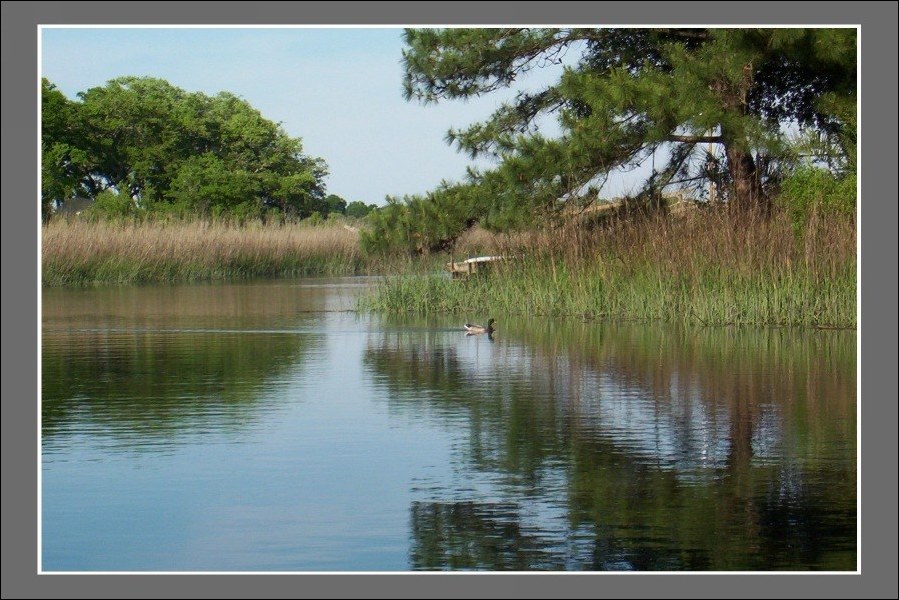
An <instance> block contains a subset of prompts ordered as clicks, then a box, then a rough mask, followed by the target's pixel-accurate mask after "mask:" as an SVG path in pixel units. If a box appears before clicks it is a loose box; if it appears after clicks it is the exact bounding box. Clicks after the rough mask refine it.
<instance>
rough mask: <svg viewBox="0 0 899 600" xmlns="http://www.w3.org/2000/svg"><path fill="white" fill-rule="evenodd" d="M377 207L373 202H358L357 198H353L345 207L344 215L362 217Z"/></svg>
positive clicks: (355, 217)
mask: <svg viewBox="0 0 899 600" xmlns="http://www.w3.org/2000/svg"><path fill="white" fill-rule="evenodd" d="M376 208H377V206H376V205H374V204H366V203H365V202H360V201H359V200H353V201H352V202H350V203H349V204H347V207H346V216H348V217H353V218H354V219H364V218H365V217H366V216H368V215H369V213H371V212H372V211H373V210H375V209H376Z"/></svg>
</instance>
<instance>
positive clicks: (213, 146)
mask: <svg viewBox="0 0 899 600" xmlns="http://www.w3.org/2000/svg"><path fill="white" fill-rule="evenodd" d="M41 91H42V94H41V118H42V131H41V141H42V146H41V150H42V173H41V175H42V180H41V200H42V205H43V214H44V216H45V218H46V217H49V215H50V214H52V212H53V210H54V209H56V208H59V207H60V206H63V205H65V203H66V202H67V201H71V200H73V199H76V198H84V199H88V200H92V201H93V202H92V203H91V208H90V211H91V212H92V213H94V214H95V215H97V216H100V217H129V216H140V215H146V214H154V213H156V214H170V215H172V214H173V215H178V216H182V217H185V216H204V217H223V218H237V219H239V220H244V219H260V218H262V219H264V218H266V217H271V216H277V217H278V218H291V219H303V218H307V217H310V216H315V215H320V216H327V215H328V214H329V213H342V214H348V215H349V216H355V217H362V216H365V215H366V214H367V213H368V212H369V211H370V210H371V209H372V208H373V205H366V204H364V203H362V202H358V201H355V202H350V203H349V204H347V202H346V201H345V200H344V199H342V198H340V197H338V196H336V195H333V194H332V195H327V194H326V190H325V184H324V177H325V176H326V175H327V165H326V163H325V161H324V160H323V159H321V158H317V157H312V156H308V155H306V154H304V153H303V145H302V141H301V139H300V138H293V137H290V136H289V135H287V133H286V132H285V131H284V130H283V129H282V128H281V126H280V125H278V124H277V123H275V122H273V121H270V120H268V119H266V118H265V117H263V116H262V114H261V113H260V112H259V111H258V110H257V109H255V108H253V107H252V106H251V105H250V104H249V103H248V102H247V101H246V100H243V99H241V98H239V97H237V96H235V95H234V94H230V93H228V92H220V93H218V94H216V95H215V96H207V95H206V94H203V93H200V92H187V91H185V90H182V89H180V88H178V87H175V86H173V85H171V84H170V83H168V82H166V81H164V80H162V79H155V78H150V77H121V78H118V79H114V80H112V81H109V82H108V83H107V84H106V85H105V86H103V87H95V88H91V89H89V90H87V91H84V92H80V93H79V94H78V99H77V100H70V99H69V98H67V97H66V96H65V95H64V94H63V93H62V92H60V91H59V89H57V88H56V86H54V85H53V84H52V83H51V82H50V81H48V80H47V79H44V80H43V81H42V90H41Z"/></svg>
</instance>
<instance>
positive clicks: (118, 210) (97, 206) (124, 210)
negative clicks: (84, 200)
mask: <svg viewBox="0 0 899 600" xmlns="http://www.w3.org/2000/svg"><path fill="white" fill-rule="evenodd" d="M84 212H85V214H86V216H87V217H88V218H89V219H108V220H121V219H132V218H135V217H139V216H141V215H142V214H143V211H142V210H141V209H140V208H138V207H137V205H136V204H135V203H134V200H133V199H132V198H129V197H128V196H126V195H125V194H119V193H116V192H114V191H113V190H103V191H102V192H100V193H99V194H97V197H96V198H94V201H93V202H92V203H91V205H90V206H89V207H88V208H87V209H85V211H84Z"/></svg>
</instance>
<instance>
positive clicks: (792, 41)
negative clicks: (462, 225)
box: [403, 28, 856, 226]
mask: <svg viewBox="0 0 899 600" xmlns="http://www.w3.org/2000/svg"><path fill="white" fill-rule="evenodd" d="M405 42H406V45H407V47H406V48H405V49H404V51H403V64H404V68H405V79H404V85H405V95H406V97H407V99H417V100H420V101H423V102H439V101H443V100H448V99H456V98H463V99H464V98H469V97H474V96H481V95H485V94H489V93H491V92H494V91H496V90H499V89H501V88H507V87H510V86H512V85H513V83H514V82H516V81H517V80H518V79H519V78H520V77H521V76H522V75H524V74H525V73H527V72H528V71H530V70H532V69H535V68H539V67H541V66H545V65H551V64H562V63H563V62H564V64H565V67H564V72H563V74H562V76H561V77H560V79H559V80H558V81H557V82H556V83H554V84H552V85H549V86H547V87H545V88H543V89H539V90H537V91H531V92H519V93H518V94H517V96H516V97H515V99H514V100H513V101H511V102H508V103H505V104H503V105H502V106H501V107H500V108H499V109H498V110H496V112H495V113H494V114H493V115H492V116H491V117H490V118H489V119H488V120H487V121H485V122H483V123H477V124H475V125H472V126H470V127H468V128H467V129H464V130H452V131H450V132H449V134H448V140H449V141H450V142H451V143H453V144H454V145H456V147H457V148H459V149H460V150H462V151H465V152H467V153H469V154H470V155H471V156H472V157H475V156H479V155H485V154H486V155H492V156H493V157H494V158H496V159H497V160H498V165H499V166H498V167H497V168H496V169H493V170H492V171H488V172H486V173H472V177H471V179H472V182H474V183H476V184H478V185H482V186H484V187H485V189H484V193H483V194H482V198H481V203H482V211H483V212H484V213H485V214H492V218H493V221H494V223H496V224H497V225H499V226H511V225H514V224H517V223H521V222H522V221H525V222H526V221H528V220H529V219H533V218H534V217H535V216H539V215H543V214H545V213H546V212H547V211H550V212H551V211H554V210H557V209H559V208H561V207H562V206H564V205H565V204H566V203H567V202H568V201H578V202H590V201H592V200H593V199H595V198H596V197H597V195H598V188H599V187H600V186H601V185H600V184H601V183H602V182H603V180H604V177H606V176H607V175H608V174H609V172H610V171H611V170H612V169H614V168H624V169H629V168H634V167H636V166H637V165H639V164H642V163H643V162H644V161H646V160H647V159H648V158H649V157H650V156H653V155H654V154H656V153H657V151H659V150H661V152H658V155H659V156H667V160H666V162H665V164H663V165H661V168H659V169H655V171H654V172H653V174H652V176H650V177H649V178H648V179H647V180H646V182H645V183H644V186H643V192H644V193H645V195H647V196H648V195H652V194H653V193H654V192H657V191H658V190H660V189H662V188H663V187H665V186H669V185H673V184H684V183H687V182H701V181H703V180H704V179H705V178H707V177H709V176H710V175H711V174H712V172H713V171H715V170H716V169H715V165H714V161H710V160H707V159H706V158H707V157H706V154H705V153H706V148H707V145H708V144H712V145H716V146H718V147H719V148H721V149H722V150H723V155H724V157H725V158H724V161H723V162H724V164H723V165H722V168H721V169H720V172H721V174H723V176H724V177H725V178H726V181H725V182H723V183H727V184H728V185H727V186H725V187H726V190H727V193H728V197H729V200H730V204H731V206H733V207H735V208H738V209H742V210H746V209H754V208H758V207H767V205H768V202H769V190H768V188H767V184H768V179H769V178H768V174H769V173H770V169H771V167H772V165H775V164H776V163H777V161H778V159H779V158H780V157H781V156H782V155H783V153H784V136H783V135H782V133H781V130H782V127H783V126H784V125H785V124H787V123H793V124H795V125H798V126H799V127H800V128H806V129H813V130H817V131H822V132H827V133H829V134H833V135H839V134H840V133H841V132H843V133H845V132H846V130H847V129H849V128H854V123H852V122H849V121H847V120H846V119H845V118H841V116H840V112H839V111H833V110H831V107H832V106H834V105H839V106H843V107H845V106H847V105H853V104H854V101H855V100H854V99H855V89H856V34H855V30H854V29H614V28H613V29H531V28H514V29H444V30H439V29H409V30H406V33H405ZM822 98H830V99H831V104H830V106H828V104H827V103H825V102H821V101H820V100H821V99H822ZM850 112H851V111H850ZM843 114H846V113H845V112H844V113H843ZM547 115H554V116H555V117H556V118H557V120H558V123H559V125H560V127H561V134H560V135H559V136H556V137H547V136H544V135H543V134H541V132H540V128H539V125H540V119H541V118H543V117H546V116H547ZM841 139H843V140H851V139H852V136H851V135H843V136H842V138H841ZM849 151H850V150H849V149H848V148H844V152H849ZM488 191H489V192H490V193H487V192H488Z"/></svg>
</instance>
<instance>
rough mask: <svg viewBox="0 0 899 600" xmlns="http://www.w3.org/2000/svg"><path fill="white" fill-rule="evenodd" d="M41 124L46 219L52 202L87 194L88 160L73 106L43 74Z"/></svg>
mask: <svg viewBox="0 0 899 600" xmlns="http://www.w3.org/2000/svg"><path fill="white" fill-rule="evenodd" d="M41 125H42V127H41V212H42V214H43V216H44V218H45V219H46V218H47V217H49V215H50V213H51V211H52V208H53V203H54V202H63V201H65V200H66V199H68V198H73V197H76V196H82V195H86V194H87V190H86V189H85V188H84V183H85V182H86V177H87V174H88V172H89V171H90V168H91V163H90V157H89V155H88V153H87V152H86V151H85V150H84V141H85V135H84V127H83V123H82V122H81V120H80V116H79V114H78V110H77V106H76V105H75V104H74V103H73V102H71V101H69V99H68V98H66V97H65V95H63V93H62V92H60V91H59V89H57V88H56V86H54V85H53V84H52V83H50V82H49V81H48V80H47V79H46V78H44V79H42V80H41Z"/></svg>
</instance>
